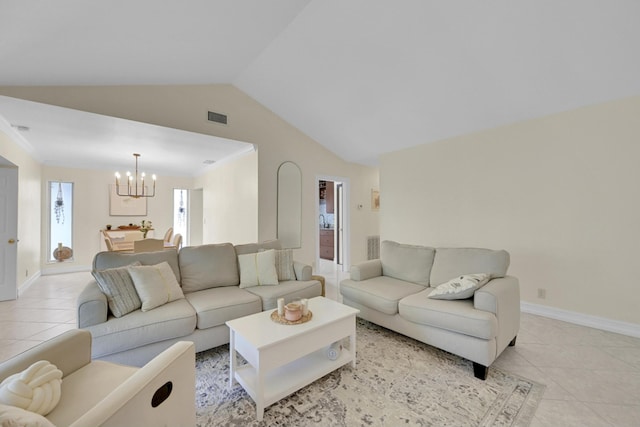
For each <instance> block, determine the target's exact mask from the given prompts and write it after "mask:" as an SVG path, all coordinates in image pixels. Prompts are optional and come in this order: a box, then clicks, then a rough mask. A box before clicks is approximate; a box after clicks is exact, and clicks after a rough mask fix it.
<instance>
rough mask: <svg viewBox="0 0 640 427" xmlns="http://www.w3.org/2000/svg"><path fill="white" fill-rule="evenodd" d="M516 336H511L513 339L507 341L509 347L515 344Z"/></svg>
mask: <svg viewBox="0 0 640 427" xmlns="http://www.w3.org/2000/svg"><path fill="white" fill-rule="evenodd" d="M516 338H518V336H517V335H516V336H515V337H513V339H512V340H511V342H510V343H509V347H513V346H515V345H516Z"/></svg>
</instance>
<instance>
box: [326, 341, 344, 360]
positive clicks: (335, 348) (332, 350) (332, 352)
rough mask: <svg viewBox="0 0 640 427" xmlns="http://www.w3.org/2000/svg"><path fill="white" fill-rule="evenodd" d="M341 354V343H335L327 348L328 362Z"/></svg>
mask: <svg viewBox="0 0 640 427" xmlns="http://www.w3.org/2000/svg"><path fill="white" fill-rule="evenodd" d="M340 353H342V342H341V341H336V342H334V343H333V344H331V345H330V346H329V347H328V348H327V357H328V358H329V360H336V359H337V358H338V357H340Z"/></svg>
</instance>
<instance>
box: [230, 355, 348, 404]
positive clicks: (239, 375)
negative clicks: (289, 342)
mask: <svg viewBox="0 0 640 427" xmlns="http://www.w3.org/2000/svg"><path fill="white" fill-rule="evenodd" d="M353 361H354V357H353V355H352V354H351V351H350V350H349V349H346V348H343V349H342V352H341V353H340V356H339V357H338V358H337V359H336V360H331V359H329V358H328V357H327V353H326V348H322V349H320V350H317V351H314V352H313V353H310V354H308V355H306V356H304V357H302V358H300V359H297V360H294V361H292V362H289V363H288V364H286V365H283V366H280V367H278V368H275V369H273V370H271V371H268V372H266V373H265V378H264V390H263V399H264V403H263V404H264V406H265V407H267V406H269V405H272V404H274V403H276V402H277V401H278V400H280V399H282V398H284V397H286V396H288V395H290V394H292V393H294V392H296V391H298V390H300V389H301V388H302V387H305V386H307V385H309V384H311V383H312V382H314V381H316V380H318V379H320V378H322V377H324V376H325V375H327V374H329V373H330V372H332V371H335V370H336V369H338V368H340V367H341V366H343V365H346V364H348V363H352V362H353ZM235 379H236V381H238V383H240V385H242V387H243V388H244V389H245V390H246V392H247V393H248V394H249V396H251V398H252V399H253V401H254V402H258V376H257V372H256V369H255V368H254V367H253V366H251V365H250V364H248V363H247V364H244V365H240V366H238V367H237V369H236V372H235Z"/></svg>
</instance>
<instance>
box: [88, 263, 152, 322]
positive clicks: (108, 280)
mask: <svg viewBox="0 0 640 427" xmlns="http://www.w3.org/2000/svg"><path fill="white" fill-rule="evenodd" d="M138 265H141V264H140V262H138V261H136V262H134V263H132V264H131V266H138ZM91 274H93V277H94V278H95V279H96V282H98V287H100V290H101V291H102V293H103V294H105V295H106V297H107V302H108V304H109V310H111V313H113V315H114V316H115V317H122V316H124V315H125V314H127V313H131V312H132V311H135V310H137V309H139V308H140V307H142V302H141V301H140V297H139V296H138V293H137V292H136V288H135V286H134V284H133V280H131V275H130V274H129V269H128V267H119V268H108V269H106V270H94V271H92V272H91Z"/></svg>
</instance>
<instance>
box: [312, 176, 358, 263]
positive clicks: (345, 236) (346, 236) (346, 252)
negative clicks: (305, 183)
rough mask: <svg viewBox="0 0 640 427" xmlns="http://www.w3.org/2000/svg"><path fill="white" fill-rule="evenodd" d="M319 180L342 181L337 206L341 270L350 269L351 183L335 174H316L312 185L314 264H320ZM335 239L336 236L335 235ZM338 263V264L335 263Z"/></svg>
mask: <svg viewBox="0 0 640 427" xmlns="http://www.w3.org/2000/svg"><path fill="white" fill-rule="evenodd" d="M320 181H333V182H334V183H335V182H340V183H342V203H339V204H338V206H340V207H341V208H342V222H343V223H342V254H343V258H342V265H341V266H340V267H341V270H342V271H349V269H350V265H351V264H350V260H351V233H350V229H351V221H350V218H351V212H350V209H349V205H350V203H349V200H350V194H351V183H350V181H349V178H347V177H344V176H335V175H316V180H315V185H314V190H313V191H314V197H313V200H314V205H315V209H314V212H315V215H316V219H315V221H314V223H315V225H316V228H315V230H316V231H315V233H314V234H315V239H314V241H315V253H316V257H315V265H316V269H317V268H318V266H319V265H320V233H319V230H320V192H319V191H318V188H319V186H320ZM338 233H339V230H336V235H337V234H338ZM336 239H337V236H336ZM333 262H334V264H337V257H334V261H333ZM337 265H339V264H337Z"/></svg>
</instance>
